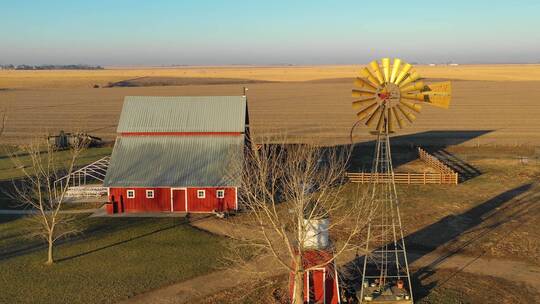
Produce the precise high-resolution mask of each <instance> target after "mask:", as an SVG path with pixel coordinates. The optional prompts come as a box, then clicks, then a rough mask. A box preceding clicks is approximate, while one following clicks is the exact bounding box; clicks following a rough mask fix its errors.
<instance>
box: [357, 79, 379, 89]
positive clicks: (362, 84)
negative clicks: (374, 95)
mask: <svg viewBox="0 0 540 304" xmlns="http://www.w3.org/2000/svg"><path fill="white" fill-rule="evenodd" d="M354 85H355V86H357V87H358V88H361V89H366V90H368V89H371V90H374V91H376V90H377V87H376V86H374V85H372V84H371V83H369V82H368V81H366V80H364V79H362V78H358V77H357V78H356V79H355V80H354Z"/></svg>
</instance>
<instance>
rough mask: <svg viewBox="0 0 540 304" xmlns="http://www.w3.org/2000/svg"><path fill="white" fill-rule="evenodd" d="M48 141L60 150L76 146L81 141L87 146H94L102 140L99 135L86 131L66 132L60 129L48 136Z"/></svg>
mask: <svg viewBox="0 0 540 304" xmlns="http://www.w3.org/2000/svg"><path fill="white" fill-rule="evenodd" d="M48 141H49V144H50V145H52V146H55V147H56V148H58V149H60V150H64V149H69V148H70V147H74V146H77V145H79V144H80V143H81V142H85V143H86V146H88V147H96V146H99V145H101V144H102V140H101V138H99V137H95V136H92V135H89V134H87V133H66V132H64V130H62V131H60V133H59V134H58V135H51V136H49V137H48Z"/></svg>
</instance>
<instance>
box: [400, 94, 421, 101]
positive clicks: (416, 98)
mask: <svg viewBox="0 0 540 304" xmlns="http://www.w3.org/2000/svg"><path fill="white" fill-rule="evenodd" d="M401 99H408V100H414V101H422V102H424V101H426V97H425V95H424V94H422V93H407V94H403V95H401Z"/></svg>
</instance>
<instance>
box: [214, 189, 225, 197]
mask: <svg viewBox="0 0 540 304" xmlns="http://www.w3.org/2000/svg"><path fill="white" fill-rule="evenodd" d="M216 196H217V198H224V197H225V190H218V191H217V192H216Z"/></svg>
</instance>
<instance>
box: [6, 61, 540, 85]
mask: <svg viewBox="0 0 540 304" xmlns="http://www.w3.org/2000/svg"><path fill="white" fill-rule="evenodd" d="M360 66H361V65H343V66H268V67H258V66H247V67H246V66H223V67H178V68H140V67H133V68H129V69H128V68H125V69H122V68H114V67H110V68H108V69H105V70H95V71H87V70H85V71H3V70H0V88H91V87H92V86H94V84H98V85H101V86H103V85H106V84H107V83H109V82H117V81H121V80H125V79H132V78H138V77H196V78H242V79H253V80H268V81H308V80H320V79H334V78H350V77H353V76H355V75H356V71H357V70H358V68H359V67H360ZM416 68H417V70H418V72H419V73H420V75H422V76H423V77H427V78H450V79H460V80H485V81H535V80H540V65H534V64H529V65H517V64H516V65H463V66H433V67H432V66H424V65H419V66H417V67H416Z"/></svg>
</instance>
